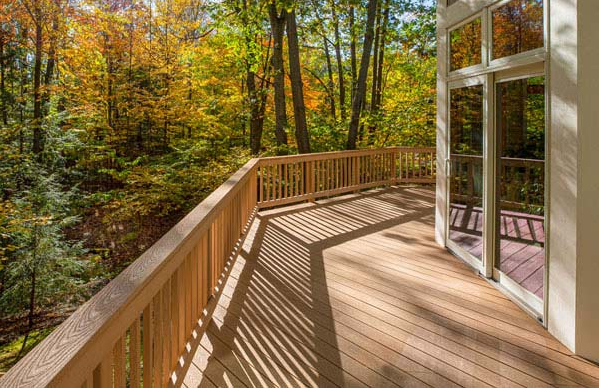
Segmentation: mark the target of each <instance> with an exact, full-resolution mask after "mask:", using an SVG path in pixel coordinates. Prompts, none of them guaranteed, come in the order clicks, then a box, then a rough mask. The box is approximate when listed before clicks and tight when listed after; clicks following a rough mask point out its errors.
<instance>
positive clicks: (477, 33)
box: [449, 18, 482, 71]
mask: <svg viewBox="0 0 599 388" xmlns="http://www.w3.org/2000/svg"><path fill="white" fill-rule="evenodd" d="M449 39H450V44H449V49H450V59H449V67H450V70H451V71H454V70H458V69H462V68H464V67H468V66H473V65H478V64H479V63H481V58H482V51H481V50H482V48H481V44H482V43H481V19H480V18H477V19H474V20H473V21H471V22H470V23H467V24H464V25H463V26H461V27H459V28H456V29H455V30H453V31H451V32H450V33H449Z"/></svg>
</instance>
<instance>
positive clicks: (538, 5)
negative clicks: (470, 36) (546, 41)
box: [492, 0, 543, 59]
mask: <svg viewBox="0 0 599 388" xmlns="http://www.w3.org/2000/svg"><path fill="white" fill-rule="evenodd" d="M492 23H493V53H492V54H493V59H498V58H503V57H507V56H510V55H515V54H519V53H523V52H526V51H530V50H534V49H536V48H540V47H543V0H513V1H510V2H509V3H507V4H505V5H502V6H500V7H498V8H496V9H495V10H493V11H492Z"/></svg>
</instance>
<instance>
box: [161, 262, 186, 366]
mask: <svg viewBox="0 0 599 388" xmlns="http://www.w3.org/2000/svg"><path fill="white" fill-rule="evenodd" d="M182 271H183V269H182V268H177V270H176V271H175V272H174V273H173V275H172V277H171V287H170V288H169V291H167V293H169V292H170V317H171V322H170V325H169V326H170V332H168V331H166V333H168V335H169V340H170V341H168V345H167V349H165V354H166V357H167V358H168V369H167V370H165V373H169V372H170V371H171V370H172V369H173V368H174V366H175V364H176V359H177V357H178V355H179V321H180V320H181V314H180V313H179V311H180V304H181V303H180V300H179V289H180V288H183V285H182V284H181V276H180V275H181V272H182ZM167 300H168V299H167ZM167 303H168V302H167ZM167 311H168V310H167Z"/></svg>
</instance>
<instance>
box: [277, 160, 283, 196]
mask: <svg viewBox="0 0 599 388" xmlns="http://www.w3.org/2000/svg"><path fill="white" fill-rule="evenodd" d="M277 174H278V177H279V192H278V193H277V199H281V198H283V193H282V189H283V165H282V164H279V165H278V166H277Z"/></svg>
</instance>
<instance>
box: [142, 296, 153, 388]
mask: <svg viewBox="0 0 599 388" xmlns="http://www.w3.org/2000/svg"><path fill="white" fill-rule="evenodd" d="M154 299H156V297H154ZM153 312H154V309H153V301H152V302H150V304H148V305H147V306H146V308H145V309H144V312H143V321H142V325H143V363H144V364H143V385H144V388H151V387H152V369H153V366H152V364H153V361H154V360H153V358H154V356H153V350H154V346H153V345H152V343H153V342H154V327H153V325H152V314H153Z"/></svg>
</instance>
